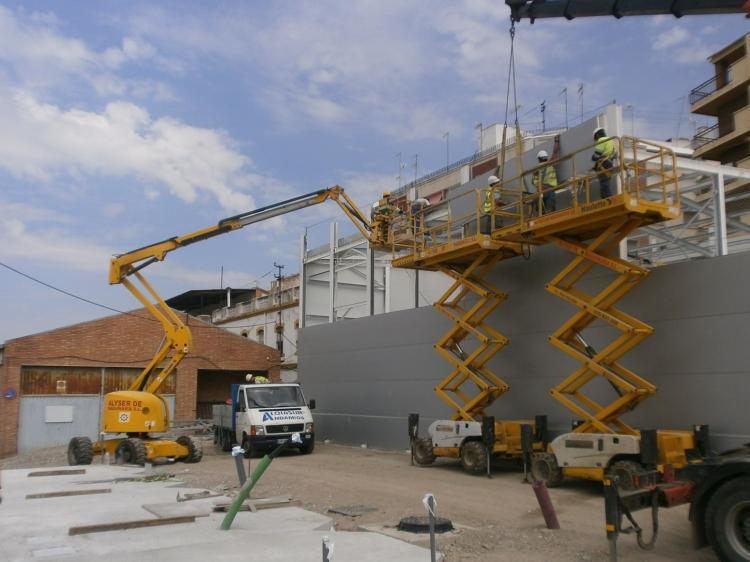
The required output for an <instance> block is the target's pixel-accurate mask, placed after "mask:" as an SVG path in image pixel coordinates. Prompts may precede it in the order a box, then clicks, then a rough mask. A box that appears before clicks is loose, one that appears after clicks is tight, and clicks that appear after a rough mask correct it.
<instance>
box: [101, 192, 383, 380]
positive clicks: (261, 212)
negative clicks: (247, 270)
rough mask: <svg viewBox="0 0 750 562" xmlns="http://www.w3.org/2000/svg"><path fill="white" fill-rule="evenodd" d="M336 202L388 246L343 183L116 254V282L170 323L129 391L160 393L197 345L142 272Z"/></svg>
mask: <svg viewBox="0 0 750 562" xmlns="http://www.w3.org/2000/svg"><path fill="white" fill-rule="evenodd" d="M329 199H331V200H333V201H335V202H336V203H337V204H338V205H339V207H341V209H342V210H343V211H344V213H345V214H346V216H347V217H349V219H350V220H351V221H352V222H353V223H354V225H355V226H356V227H357V228H358V229H359V231H360V233H362V235H363V236H364V237H365V238H366V239H367V240H368V241H370V243H371V244H373V245H375V246H380V245H383V244H384V242H385V239H384V237H385V234H386V232H387V229H386V228H383V225H380V224H378V223H375V224H371V223H370V221H369V220H367V218H366V217H365V216H364V215H363V214H362V212H361V211H360V210H359V208H358V207H357V205H356V204H355V203H354V201H352V199H351V198H350V197H349V196H348V195H347V194H346V192H345V191H344V189H343V188H342V187H340V186H338V185H336V186H333V187H329V188H326V189H321V190H318V191H314V192H312V193H307V194H305V195H300V196H298V197H294V198H292V199H287V200H286V201H281V202H280V203H274V204H272V205H268V206H266V207H261V208H259V209H254V210H252V211H248V212H245V213H241V214H239V215H235V216H233V217H228V218H226V219H224V220H221V221H219V223H218V224H216V225H214V226H210V227H208V228H204V229H201V230H198V231H195V232H191V233H190V234H185V235H183V236H177V237H174V238H169V239H167V240H163V241H161V242H157V243H155V244H150V245H148V246H144V247H143V248H138V249H137V250H133V251H132V252H128V253H126V254H122V255H119V256H114V257H113V258H112V261H111V263H110V268H109V282H110V284H112V285H114V284H117V283H122V284H123V285H124V286H125V287H126V288H127V289H128V290H129V291H130V292H131V293H133V295H134V296H135V298H137V299H138V300H139V301H140V302H141V303H142V304H143V305H144V306H145V307H146V308H147V309H148V311H149V312H150V313H151V314H153V315H154V317H155V318H156V319H157V320H158V321H159V322H160V323H161V325H162V327H163V328H164V341H163V342H162V344H161V346H160V348H159V351H158V352H157V353H156V355H154V357H153V358H152V359H151V361H150V362H149V364H148V365H147V366H146V367H145V368H144V369H143V371H142V372H141V373H140V375H138V377H137V378H136V380H135V381H133V384H131V385H130V388H129V390H137V391H145V392H150V393H155V392H156V391H157V390H158V389H159V387H160V386H161V384H162V382H164V380H165V379H166V378H167V377H168V376H169V375H170V374H171V373H172V372H173V371H174V370H175V368H176V367H177V365H178V364H179V363H180V361H182V359H183V358H184V357H185V355H187V354H188V353H189V352H190V350H191V348H192V336H191V334H190V330H189V329H188V328H187V326H185V324H184V323H183V322H182V320H181V319H180V317H179V316H178V315H177V314H176V313H175V312H174V311H173V310H172V309H171V308H169V306H168V305H167V303H165V302H164V299H162V298H161V296H160V295H159V293H157V292H156V290H155V289H154V288H153V287H152V286H151V284H150V283H149V282H148V281H147V280H146V279H145V278H144V277H143V275H141V273H140V271H141V270H142V269H143V268H144V267H147V266H149V265H151V264H152V263H154V262H157V261H162V260H164V258H165V257H166V255H167V254H168V253H169V252H172V251H174V250H177V249H178V248H183V247H185V246H189V245H190V244H194V243H196V242H201V241H202V240H207V239H209V238H213V237H214V236H219V235H220V234H225V233H227V232H231V231H233V230H238V229H240V228H243V227H245V226H248V225H250V224H254V223H257V222H262V221H265V220H268V219H271V218H274V217H278V216H281V215H285V214H287V213H291V212H294V211H298V210H300V209H304V208H306V207H311V206H313V205H318V204H320V203H323V202H325V201H327V200H329ZM131 276H132V277H133V278H135V280H137V282H138V283H139V284H140V285H141V287H142V288H143V289H145V292H144V291H143V290H142V289H141V288H139V287H138V286H136V284H135V283H134V282H133V281H132V280H131V279H130V277H131ZM170 353H171V354H172V357H171V359H170V361H169V363H168V364H167V365H166V366H165V367H164V368H163V369H162V370H161V371H160V372H159V374H158V375H157V376H156V377H153V379H152V380H151V381H150V382H149V377H150V376H151V374H152V373H153V372H154V371H155V369H156V368H157V367H158V366H159V365H160V364H161V363H162V361H164V360H165V359H166V358H167V357H168V356H169V355H170Z"/></svg>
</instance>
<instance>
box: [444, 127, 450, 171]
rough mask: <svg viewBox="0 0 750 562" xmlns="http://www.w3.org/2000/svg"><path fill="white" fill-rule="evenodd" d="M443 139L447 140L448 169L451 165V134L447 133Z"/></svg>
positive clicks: (446, 156) (446, 165) (446, 159)
mask: <svg viewBox="0 0 750 562" xmlns="http://www.w3.org/2000/svg"><path fill="white" fill-rule="evenodd" d="M443 138H444V139H445V167H446V168H447V167H448V166H449V165H450V163H451V148H450V147H451V132H450V131H445V134H444V135H443Z"/></svg>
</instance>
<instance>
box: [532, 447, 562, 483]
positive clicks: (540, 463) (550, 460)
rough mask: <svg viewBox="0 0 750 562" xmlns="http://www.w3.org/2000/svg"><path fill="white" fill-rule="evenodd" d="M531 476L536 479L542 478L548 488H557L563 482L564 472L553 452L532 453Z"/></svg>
mask: <svg viewBox="0 0 750 562" xmlns="http://www.w3.org/2000/svg"><path fill="white" fill-rule="evenodd" d="M531 476H532V477H533V478H534V480H541V481H542V482H544V484H545V485H546V486H547V488H555V487H557V486H559V485H560V484H562V481H563V473H562V470H560V467H559V466H557V459H556V458H555V455H553V454H552V453H532V455H531Z"/></svg>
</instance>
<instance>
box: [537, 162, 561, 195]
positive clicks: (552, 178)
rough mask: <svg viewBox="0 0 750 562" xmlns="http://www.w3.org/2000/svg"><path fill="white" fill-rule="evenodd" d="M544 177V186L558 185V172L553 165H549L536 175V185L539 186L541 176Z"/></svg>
mask: <svg viewBox="0 0 750 562" xmlns="http://www.w3.org/2000/svg"><path fill="white" fill-rule="evenodd" d="M540 177H541V178H542V187H557V174H556V173H555V168H554V167H553V166H547V167H546V168H544V170H542V171H540V172H537V173H536V174H535V175H534V185H535V186H536V187H537V189H538V188H539V178H540Z"/></svg>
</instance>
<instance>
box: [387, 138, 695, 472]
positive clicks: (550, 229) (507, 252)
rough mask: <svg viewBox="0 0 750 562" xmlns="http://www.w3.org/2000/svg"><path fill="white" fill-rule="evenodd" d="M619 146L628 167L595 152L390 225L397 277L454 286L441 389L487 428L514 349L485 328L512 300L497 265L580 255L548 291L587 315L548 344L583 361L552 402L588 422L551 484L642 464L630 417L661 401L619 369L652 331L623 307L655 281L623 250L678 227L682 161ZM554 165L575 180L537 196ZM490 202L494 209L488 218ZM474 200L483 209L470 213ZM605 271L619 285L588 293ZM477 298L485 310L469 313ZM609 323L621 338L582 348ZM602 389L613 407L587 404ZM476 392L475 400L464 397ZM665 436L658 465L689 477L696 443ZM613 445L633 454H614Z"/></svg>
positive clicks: (547, 456)
mask: <svg viewBox="0 0 750 562" xmlns="http://www.w3.org/2000/svg"><path fill="white" fill-rule="evenodd" d="M616 145H617V155H618V158H617V159H616V160H615V166H614V167H613V168H611V169H609V170H603V169H592V162H591V154H592V153H593V151H594V146H595V145H593V144H592V145H591V146H587V147H583V148H581V149H579V150H577V151H576V152H574V153H571V154H567V155H565V156H564V157H561V158H559V159H557V160H556V161H554V162H551V163H545V164H543V165H540V166H537V167H534V168H532V169H530V170H528V171H521V173H518V174H516V175H515V176H513V177H510V178H508V179H506V180H504V181H502V182H501V184H500V186H499V187H496V188H493V189H492V190H491V197H489V198H486V195H487V193H486V192H487V190H489V188H487V189H479V190H470V191H467V192H464V193H463V194H459V195H457V196H455V197H453V198H451V199H449V200H447V201H445V202H442V203H440V204H438V205H434V206H431V207H427V208H426V209H423V210H422V211H420V212H419V213H417V214H414V215H406V216H403V217H400V218H397V219H396V220H395V221H394V222H393V223H392V225H391V233H390V236H389V241H390V242H391V246H392V248H393V251H394V254H395V255H394V261H393V265H394V266H395V267H413V268H417V269H430V270H437V271H443V272H444V273H446V274H448V275H449V276H451V277H452V278H453V279H454V283H453V284H452V285H451V286H450V287H449V289H448V290H447V291H446V292H445V294H444V295H443V296H442V297H441V298H440V299H439V300H438V301H437V302H436V303H435V307H436V308H437V309H438V310H439V311H440V312H441V313H443V314H445V315H446V316H448V317H449V318H450V319H451V320H452V321H453V322H454V325H453V326H452V327H451V329H450V330H449V331H448V332H447V333H446V334H445V336H443V338H442V339H441V340H440V341H439V342H438V344H437V345H436V349H437V351H438V352H439V353H440V354H441V355H442V356H443V357H445V358H446V359H447V360H448V361H449V362H450V363H451V364H452V366H453V370H452V371H451V373H450V374H449V375H448V376H447V377H446V378H445V379H443V381H441V383H440V384H439V385H438V386H437V387H436V389H435V390H436V392H437V394H438V395H439V396H440V398H441V399H443V400H444V401H445V402H446V403H448V404H449V405H450V406H451V407H452V408H453V409H454V411H455V413H454V415H453V419H454V420H470V419H474V420H477V419H479V417H480V416H482V415H484V414H485V410H486V408H487V407H488V406H489V405H490V404H492V403H493V402H494V401H495V400H496V399H497V398H498V397H499V396H501V395H502V394H503V393H505V392H506V391H507V390H508V386H507V384H506V383H505V382H504V381H502V379H500V378H499V377H497V376H496V375H495V374H494V373H493V372H492V370H491V368H490V366H489V365H488V363H489V361H490V360H491V359H492V358H493V357H494V356H495V355H496V354H497V353H498V352H499V351H500V349H502V347H504V346H505V345H506V344H507V342H508V340H507V338H505V337H504V336H503V335H502V334H500V333H499V332H497V331H495V330H494V329H492V328H491V327H490V326H489V325H488V324H487V322H486V320H487V318H488V316H489V315H490V314H491V313H492V312H493V311H494V310H495V308H496V307H497V306H498V305H499V304H500V302H502V300H504V299H505V294H503V293H502V292H500V291H498V290H497V289H495V288H494V287H492V286H491V285H490V284H489V283H488V281H487V276H488V274H489V272H490V271H491V269H492V266H493V265H494V264H496V263H497V262H499V261H501V260H502V259H507V258H511V257H516V256H519V255H523V254H525V253H527V252H529V251H530V247H531V246H541V245H545V244H554V245H556V246H558V247H560V248H562V249H564V250H567V251H570V252H572V253H573V254H574V258H573V260H572V261H571V262H570V264H568V265H567V266H566V267H565V268H564V269H563V270H562V271H561V272H560V273H559V274H558V275H557V276H556V277H555V278H554V279H553V280H552V281H551V282H550V283H548V284H547V286H546V288H547V290H548V291H549V292H551V293H552V294H554V295H556V296H557V297H559V298H561V299H563V300H565V301H566V302H568V303H569V304H572V305H573V306H575V307H576V308H577V309H578V311H577V312H576V313H575V314H574V315H573V316H572V317H571V318H570V319H569V320H568V321H567V322H565V323H564V324H563V325H562V326H561V327H560V328H559V329H558V330H556V331H555V332H554V334H553V335H552V336H551V337H550V338H549V339H550V342H551V343H552V344H553V345H555V346H556V347H558V348H559V349H561V350H562V351H564V352H565V353H567V354H568V355H570V356H571V357H573V358H574V359H576V360H577V361H580V362H581V367H580V368H578V369H577V370H576V371H575V372H574V373H572V374H571V375H570V376H569V377H567V378H566V379H565V380H564V381H563V382H561V383H560V384H559V385H557V386H556V387H555V388H554V389H553V390H552V391H551V394H552V395H553V396H554V397H555V398H556V399H557V400H558V401H560V402H561V403H562V404H563V405H565V406H566V407H567V408H568V409H570V410H571V411H572V412H573V413H574V414H575V415H576V416H577V417H578V418H580V419H581V422H580V423H579V424H578V425H577V426H576V428H575V430H574V433H575V434H576V435H577V437H574V438H572V439H570V438H568V439H567V442H568V443H569V445H570V447H569V448H567V449H566V448H565V447H561V446H560V442H557V446H556V444H555V442H553V443H552V444H551V446H550V450H551V453H538V454H537V457H538V458H537V460H538V461H539V463H541V464H543V465H544V466H542V467H541V468H543V469H544V470H545V471H546V472H548V473H550V474H551V475H552V478H551V482H550V483H552V484H554V483H556V482H554V480H555V478H556V477H557V478H559V479H561V478H562V476H563V473H565V474H566V475H569V476H579V477H585V478H592V479H599V480H600V479H602V478H603V476H604V472H605V469H606V468H607V467H608V466H610V464H611V461H612V459H615V458H620V459H624V458H636V457H637V456H638V451H639V432H638V431H637V430H636V429H634V428H633V427H631V426H630V425H628V424H627V423H626V422H624V421H623V420H622V417H621V416H622V415H623V414H625V413H627V412H629V411H631V410H632V409H633V408H635V407H636V406H637V405H638V404H639V403H640V402H641V401H642V400H644V399H645V398H647V397H648V396H650V395H652V394H654V393H655V392H656V387H655V386H654V385H653V384H651V383H650V382H648V381H646V380H645V379H643V378H642V377H640V376H638V375H637V374H636V373H634V372H633V371H631V370H629V369H627V368H626V367H624V366H623V365H622V364H621V363H620V359H621V358H622V357H623V356H624V355H625V354H626V353H627V352H629V351H630V350H632V349H633V348H634V347H636V346H637V345H638V344H640V343H641V342H642V341H643V340H644V339H645V338H646V337H648V336H649V335H650V334H651V332H652V331H653V329H652V328H651V327H650V326H648V325H647V324H645V323H644V322H642V321H640V320H638V319H637V318H635V317H633V316H631V315H629V314H626V313H625V312H623V311H621V310H619V309H618V308H617V307H616V305H617V303H618V302H619V301H620V299H622V298H623V297H624V296H625V295H626V294H628V293H629V292H630V291H631V290H632V289H634V288H635V286H636V285H637V284H638V283H640V282H641V281H642V280H643V279H644V278H645V277H646V276H647V275H648V270H646V269H644V268H642V267H640V266H638V265H635V264H632V263H630V262H628V261H627V260H625V259H623V258H621V257H620V247H621V242H622V241H623V240H624V239H625V238H626V237H627V236H628V235H629V234H630V233H631V232H632V231H633V230H635V229H637V228H639V227H641V226H645V225H648V224H653V223H657V222H662V221H669V220H676V219H678V218H679V217H680V199H679V189H678V185H677V172H676V166H675V156H674V153H673V152H672V151H671V150H669V149H667V148H664V147H662V146H660V145H657V144H654V143H648V142H645V141H641V140H639V139H635V138H631V137H622V138H619V139H616ZM548 165H553V166H555V167H556V169H557V170H558V174H559V175H560V176H561V177H564V178H565V179H564V180H563V181H560V182H559V184H558V186H557V187H556V188H554V189H549V190H542V191H538V190H536V189H535V187H534V185H535V182H534V178H535V177H540V176H541V175H542V174H543V173H544V169H545V168H546V167H547V166H548ZM604 174H607V175H608V176H609V179H610V183H611V185H613V186H616V189H615V190H614V191H615V194H614V195H612V196H610V197H606V198H601V197H600V193H599V191H600V180H602V179H606V178H605V177H604ZM538 183H541V182H538ZM548 191H554V192H555V196H556V197H557V200H558V204H557V210H556V211H553V212H545V209H544V198H545V195H546V194H547V192H548ZM487 199H489V200H491V206H492V210H491V212H490V213H483V212H482V211H483V208H482V205H483V202H486V201H487ZM469 200H472V201H473V203H474V204H473V206H470V205H468V204H467V202H468V201H469ZM485 210H486V208H485ZM487 215H489V217H488V216H487ZM490 218H491V220H490ZM596 267H599V268H604V269H605V270H608V271H609V272H612V273H613V274H614V277H612V278H611V279H610V280H609V281H608V282H607V284H606V286H605V287H603V288H601V289H600V290H598V291H596V292H594V293H593V294H589V293H587V292H586V291H584V290H583V289H582V288H581V287H582V286H583V285H586V281H585V278H586V277H587V275H588V274H589V273H590V272H591V271H592V270H594V269H595V268H596ZM472 294H473V295H475V298H476V300H474V301H472V302H471V303H470V304H468V305H463V306H462V305H461V304H459V303H460V302H461V301H462V299H466V300H469V299H468V298H467V297H469V296H470V295H472ZM599 322H603V323H605V324H606V325H609V326H612V327H613V328H615V329H616V330H618V331H619V332H620V334H619V336H618V337H616V338H614V340H613V341H611V342H610V343H609V344H608V345H606V346H604V347H603V348H602V349H601V350H595V349H594V348H593V347H592V346H591V345H589V344H588V343H587V341H586V339H584V338H585V334H584V332H585V330H586V329H587V328H590V327H592V325H594V324H595V323H599ZM470 336H472V337H473V339H474V340H476V344H475V346H474V347H473V348H472V349H471V350H470V351H466V350H465V349H464V348H465V347H466V346H465V345H464V340H465V339H466V338H469V337H470ZM598 378H601V379H603V380H605V381H607V382H608V383H609V385H610V386H611V387H612V388H613V389H614V391H615V398H614V399H613V400H612V401H611V402H610V403H607V404H602V403H599V402H598V401H596V400H594V399H593V398H591V397H590V396H588V395H587V394H585V393H584V387H586V386H587V385H589V384H590V383H592V382H593V381H594V380H595V379H598ZM472 386H473V387H475V388H476V390H477V392H469V391H467V390H466V388H467V387H469V388H471V387H472ZM595 433H600V434H604V435H606V436H608V437H609V438H610V439H605V440H604V441H602V445H599V446H600V447H603V449H600V452H599V453H598V454H592V451H590V450H587V449H586V448H587V447H588V446H589V445H591V446H592V447H595V446H597V445H596V444H595V443H594V441H592V440H591V439H590V438H588V437H586V436H588V435H590V434H595ZM657 435H658V446H659V451H660V454H661V458H660V463H663V464H664V463H670V464H673V465H675V466H678V467H679V466H683V465H684V464H685V463H686V462H687V459H688V456H689V454H690V450H691V449H692V448H693V447H694V444H693V437H692V433H690V432H679V431H660V432H658V434H657ZM613 437H614V438H615V439H612V438H613ZM580 439H583V441H580ZM556 441H558V440H556ZM574 441H575V442H574ZM605 441H607V442H608V443H609V444H610V445H611V444H612V443H614V444H615V445H618V444H623V446H621V447H617V446H615V447H614V448H613V447H608V446H607V443H605ZM564 442H565V440H564V441H563V443H564ZM563 449H565V450H563ZM571 451H572V453H571ZM613 451H615V452H613ZM576 452H577V453H578V455H576V454H575V453H576ZM581 452H585V453H586V455H587V456H588V460H586V461H584V462H583V466H580V465H581V462H580V461H579V460H576V459H578V457H584V456H585V455H582V454H581ZM607 455H609V456H607ZM558 457H559V459H558ZM557 460H560V464H559V465H557V464H556V461H557ZM563 468H564V470H563Z"/></svg>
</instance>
